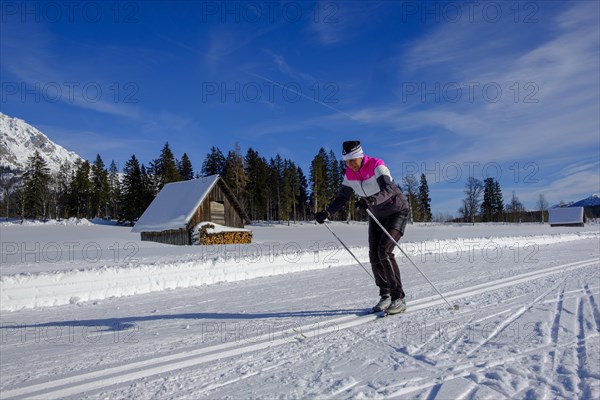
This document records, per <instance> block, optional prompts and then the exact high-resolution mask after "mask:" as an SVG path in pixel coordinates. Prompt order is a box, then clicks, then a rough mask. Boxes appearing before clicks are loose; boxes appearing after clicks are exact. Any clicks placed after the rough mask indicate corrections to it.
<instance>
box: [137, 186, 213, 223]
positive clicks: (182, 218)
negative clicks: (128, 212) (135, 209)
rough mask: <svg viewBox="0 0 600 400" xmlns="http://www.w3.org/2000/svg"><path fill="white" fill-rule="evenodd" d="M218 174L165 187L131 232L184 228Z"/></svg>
mask: <svg viewBox="0 0 600 400" xmlns="http://www.w3.org/2000/svg"><path fill="white" fill-rule="evenodd" d="M218 180H219V175H211V176H207V177H204V178H198V179H192V180H189V181H183V182H175V183H168V184H166V185H165V186H164V187H163V188H162V190H161V191H160V192H159V193H158V195H157V196H156V198H155V199H154V201H153V202H152V203H151V204H150V206H148V208H147V209H146V211H144V214H142V216H141V217H140V219H139V220H138V222H137V223H136V224H135V226H134V227H133V229H132V230H131V231H132V232H161V231H166V230H171V229H180V228H185V227H186V226H187V223H188V222H189V221H190V219H191V218H192V216H193V215H194V212H195V211H196V210H197V209H198V207H199V206H200V204H201V203H202V201H203V200H204V198H205V197H206V195H207V194H208V193H209V192H210V191H211V189H212V188H213V186H214V185H215V184H216V183H217V181H218Z"/></svg>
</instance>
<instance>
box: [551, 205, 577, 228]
mask: <svg viewBox="0 0 600 400" xmlns="http://www.w3.org/2000/svg"><path fill="white" fill-rule="evenodd" d="M548 222H550V224H580V223H582V222H583V207H563V208H551V209H549V210H548Z"/></svg>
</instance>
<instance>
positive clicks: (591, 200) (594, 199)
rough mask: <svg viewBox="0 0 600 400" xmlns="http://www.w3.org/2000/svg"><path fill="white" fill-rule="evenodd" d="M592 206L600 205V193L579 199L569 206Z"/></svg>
mask: <svg viewBox="0 0 600 400" xmlns="http://www.w3.org/2000/svg"><path fill="white" fill-rule="evenodd" d="M591 206H600V193H596V194H593V195H591V196H590V197H587V198H585V199H583V200H579V201H577V202H575V203H573V204H571V205H570V206H569V207H591Z"/></svg>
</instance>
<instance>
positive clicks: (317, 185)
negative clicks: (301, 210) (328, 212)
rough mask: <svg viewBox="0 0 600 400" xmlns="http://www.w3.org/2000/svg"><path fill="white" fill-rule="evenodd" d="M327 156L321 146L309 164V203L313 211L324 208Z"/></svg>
mask: <svg viewBox="0 0 600 400" xmlns="http://www.w3.org/2000/svg"><path fill="white" fill-rule="evenodd" d="M327 165H328V157H327V153H326V152H325V149H324V148H322V147H321V149H319V153H318V154H317V155H316V156H315V158H313V160H312V162H311V164H310V182H311V192H312V195H311V205H312V209H313V212H315V213H316V212H319V211H321V210H323V209H324V208H325V206H326V205H327V202H328V201H329V200H330V199H329V197H328V194H329V193H328V189H327V187H328V181H327V180H328V176H327V175H328V174H327Z"/></svg>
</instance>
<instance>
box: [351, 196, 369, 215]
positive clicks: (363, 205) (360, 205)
mask: <svg viewBox="0 0 600 400" xmlns="http://www.w3.org/2000/svg"><path fill="white" fill-rule="evenodd" d="M354 207H355V208H356V211H358V212H363V211H367V208H368V207H369V206H368V205H367V202H366V200H364V199H359V200H358V201H357V202H355V203H354Z"/></svg>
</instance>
